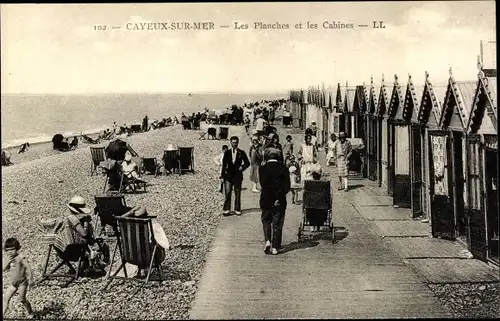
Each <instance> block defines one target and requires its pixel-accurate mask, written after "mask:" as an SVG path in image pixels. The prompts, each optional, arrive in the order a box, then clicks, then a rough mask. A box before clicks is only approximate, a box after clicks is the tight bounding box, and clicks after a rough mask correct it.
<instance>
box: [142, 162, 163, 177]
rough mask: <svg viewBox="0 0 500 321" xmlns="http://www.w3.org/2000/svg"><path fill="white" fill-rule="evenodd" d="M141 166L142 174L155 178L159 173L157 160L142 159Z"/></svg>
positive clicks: (159, 165) (159, 167)
mask: <svg viewBox="0 0 500 321" xmlns="http://www.w3.org/2000/svg"><path fill="white" fill-rule="evenodd" d="M142 165H143V170H144V173H150V174H154V175H155V177H156V176H158V174H159V173H160V169H161V164H159V163H158V160H157V159H156V158H154V157H144V158H143V159H142Z"/></svg>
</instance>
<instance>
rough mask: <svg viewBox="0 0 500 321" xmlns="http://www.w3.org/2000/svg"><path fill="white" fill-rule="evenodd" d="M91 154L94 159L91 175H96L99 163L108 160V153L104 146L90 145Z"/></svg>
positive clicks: (91, 165)
mask: <svg viewBox="0 0 500 321" xmlns="http://www.w3.org/2000/svg"><path fill="white" fill-rule="evenodd" d="M89 148H90V154H91V155H92V160H91V164H90V176H92V175H94V172H96V171H97V168H98V167H99V164H100V163H101V162H102V161H105V160H106V153H105V152H104V147H103V146H101V147H92V146H90V147H89Z"/></svg>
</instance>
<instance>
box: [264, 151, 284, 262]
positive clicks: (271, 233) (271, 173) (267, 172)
mask: <svg viewBox="0 0 500 321" xmlns="http://www.w3.org/2000/svg"><path fill="white" fill-rule="evenodd" d="M264 158H265V160H266V161H267V162H266V164H265V165H264V166H262V167H261V168H260V171H259V175H260V176H259V177H260V186H261V193H260V208H261V210H262V217H261V220H262V226H263V230H264V240H265V248H264V253H266V254H273V255H276V254H278V250H279V249H280V248H281V237H282V231H283V223H284V222H285V211H286V194H287V193H288V192H289V191H290V173H289V171H288V169H287V167H286V166H285V165H284V164H282V163H281V162H280V161H279V160H280V158H281V153H280V150H278V149H276V148H269V149H267V150H266V153H265V155H264Z"/></svg>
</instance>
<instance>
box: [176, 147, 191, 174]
mask: <svg viewBox="0 0 500 321" xmlns="http://www.w3.org/2000/svg"><path fill="white" fill-rule="evenodd" d="M184 172H191V173H194V147H179V174H183V173H184Z"/></svg>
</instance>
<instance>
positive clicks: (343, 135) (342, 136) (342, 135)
mask: <svg viewBox="0 0 500 321" xmlns="http://www.w3.org/2000/svg"><path fill="white" fill-rule="evenodd" d="M346 137H347V135H346V134H345V133H344V132H340V133H339V138H346Z"/></svg>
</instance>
